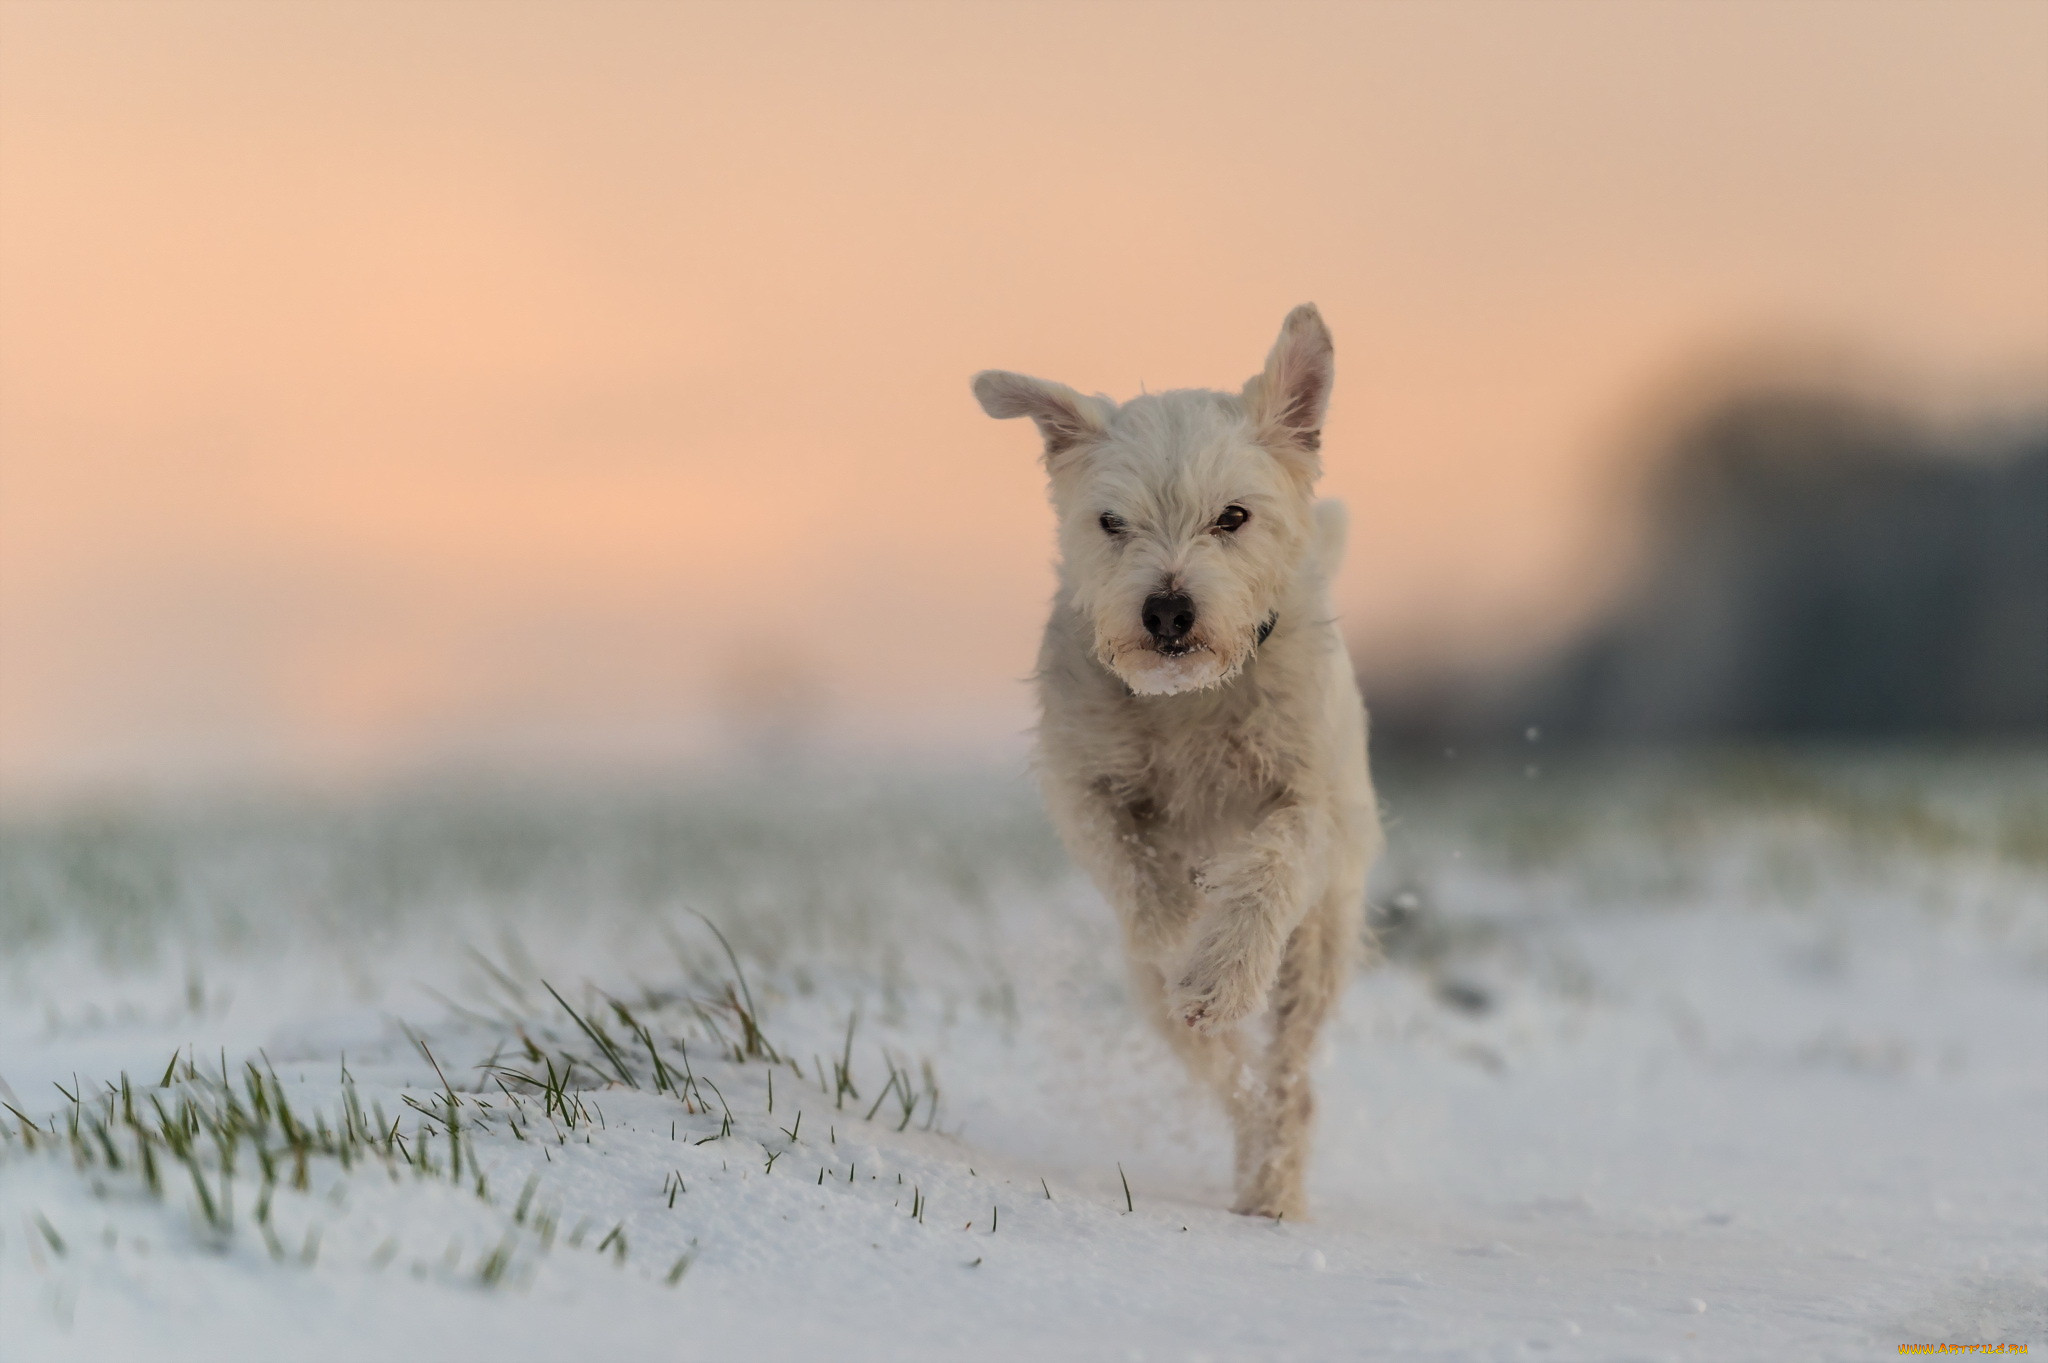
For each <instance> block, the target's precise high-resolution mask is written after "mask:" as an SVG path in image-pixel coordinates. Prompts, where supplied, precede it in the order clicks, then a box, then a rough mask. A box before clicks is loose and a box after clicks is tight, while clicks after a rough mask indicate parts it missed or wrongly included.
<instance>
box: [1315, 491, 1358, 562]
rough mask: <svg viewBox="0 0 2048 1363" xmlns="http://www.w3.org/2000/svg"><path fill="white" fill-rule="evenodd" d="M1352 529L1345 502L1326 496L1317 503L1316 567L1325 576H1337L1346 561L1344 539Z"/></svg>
mask: <svg viewBox="0 0 2048 1363" xmlns="http://www.w3.org/2000/svg"><path fill="white" fill-rule="evenodd" d="M1350 530H1351V514H1350V513H1349V512H1347V511H1346V510H1345V509H1344V503H1342V502H1340V501H1338V500H1337V499H1336V498H1334V497H1325V498H1323V499H1322V500H1321V501H1319V502H1317V503H1316V547H1315V553H1316V567H1318V568H1320V569H1321V570H1322V573H1323V576H1324V577H1335V576H1336V575H1337V569H1338V568H1339V567H1340V566H1342V564H1343V562H1344V540H1345V537H1346V535H1347V534H1348V533H1349V532H1350Z"/></svg>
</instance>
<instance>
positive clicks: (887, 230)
mask: <svg viewBox="0 0 2048 1363" xmlns="http://www.w3.org/2000/svg"><path fill="white" fill-rule="evenodd" d="M2044 242H2048V6H2043V5H2039V4H2009V5H2008V4H1996V3H1983V2H1978V3H1971V2H1970V0H1958V2H1957V3H1949V4H1941V5H1935V4H1889V3H1883V0H1862V2H1860V3H1854V4H1850V3H1799V2H1798V0H1788V2H1787V3H1772V4H1763V3H1755V4H1750V3H1657V4H1652V3H1555V4H1543V5H1527V4H1516V3H1493V4H1488V3H1478V4H1468V3H1432V4H1398V3H1384V4H1363V3H1360V4H1336V5H1323V4H1314V3H1302V4H1287V5H1282V4H1225V5H1211V4H1198V3H1187V2H1186V0H1179V2H1177V3H1173V4H1168V5H1149V4H1142V3H1124V4H1116V5H1093V4H1090V5H1065V4H1020V3H987V4H887V3H866V4H861V5H836V4H825V5H812V4H798V3H789V4H777V5H753V4H746V5H702V6H697V5H687V4H673V3H663V4H638V3H603V2H602V0H599V2H597V3H576V4H568V3H553V4H522V3H516V2H514V0H490V2H489V3H464V2H463V0H445V2H444V3H438V4H433V5H411V4H399V3H395V2H394V3H375V2H373V0H360V2H359V3H352V4H326V3H318V2H317V0H307V2H305V3H294V4H291V5H279V4H274V3H225V4H223V3H191V2H188V0H149V3H139V2H131V3H97V2H95V0H72V2H68V3H60V4H42V3H29V2H27V0H0V797H9V796H12V797H36V796H40V795H44V794H49V793H65V792H76V791H80V790H102V789H115V790H118V789H126V788H133V787H138V786H146V785H152V784H156V783H163V782H171V783H176V782H180V781H191V780H201V779H216V778H231V779H254V780H283V781H314V782H321V781H348V780H361V779H374V778H379V777H383V776H388V775H391V774H393V773H399V772H405V771H412V770H418V769H431V768H435V767H437V766H447V765H451V764H452V765H461V764H464V763H500V762H508V763H536V762H537V763H544V764H545V763H560V762H577V763H594V764H598V765H605V764H614V765H616V764H621V763H637V762H644V761H649V760H655V761H662V760H672V759H683V758H687V757H689V756H690V755H692V754H699V753H703V752H705V751H708V750H710V749H713V748H716V747H717V746H718V745H720V744H724V743H729V742H731V741H732V740H733V739H734V737H735V736H736V735H738V736H745V735H749V734H761V733H765V732H770V731H774V732H778V733H782V734H784V735H785V736H787V735H790V734H800V735H809V736H810V737H812V738H815V739H817V740H819V741H826V742H844V743H856V744H869V745H882V746H899V747H915V748H921V749H926V750H936V751H941V752H946V751H961V750H968V749H976V748H983V747H988V746H991V745H993V746H998V747H1000V746H1002V745H1005V744H1012V743H1014V742H1016V741H1017V739H1018V736H1019V735H1020V734H1022V733H1023V731H1024V730H1025V729H1026V728H1027V727H1028V725H1029V723H1030V697H1029V690H1028V686H1027V685H1026V682H1025V678H1026V676H1027V674H1028V672H1029V669H1030V666H1031V659H1032V656H1033V654H1034V652H1035V648H1036V635H1037V632H1038V629H1039V627H1040V625H1041V623H1042V618H1043V614H1044V611H1045V607H1046V603H1047V600H1048V598H1049V595H1050V591H1051V583H1052V568H1051V562H1050V560H1051V553H1052V544H1051V527H1050V518H1049V513H1048V511H1047V508H1046V505H1045V501H1044V496H1043V489H1042V482H1041V476H1040V470H1039V469H1038V466H1037V462H1036V453H1037V451H1036V448H1035V442H1034V440H1033V438H1032V436H1031V433H1030V432H1029V431H1028V429H1025V428H1024V427H1023V426H1022V425H1021V424H1020V423H996V422H991V421H989V420H987V419H986V418H985V417H984V416H982V414H981V413H980V411H979V409H978V408H977V407H976V405H975V404H974V402H973V400H972V398H971V397H970V395H969V393H968V389H967V380H968V377H969V376H970V375H971V374H972V373H973V372H974V371H976V370H979V369H982V368H987V367H1001V368H1010V369H1018V370H1023V371H1025V372H1029V373H1034V374H1039V375H1043V376H1046V377H1050V378H1056V379H1059V380H1061V381H1063V382H1067V383H1070V384H1072V385H1074V386H1075V387H1078V388H1081V389H1083V390H1084V391H1102V392H1105V393H1108V394H1110V395H1111V396H1113V397H1128V396H1130V395H1133V394H1135V393H1137V392H1138V391H1140V390H1141V388H1150V389H1152V390H1155V391H1156V390H1158V389H1161V388H1168V387H1186V386H1212V387H1229V388H1235V387H1236V386H1238V385H1239V384H1241V383H1242V382H1243V380H1244V379H1245V378H1246V377H1247V376H1248V375H1250V374H1251V373H1253V372H1254V371H1255V370H1256V369H1257V368H1258V366H1259V364H1260V362H1261V360H1262V358H1263V356H1264V353H1265V350H1266V348H1267V347H1268V345H1270V343H1271V341H1272V338H1273V335H1274V333H1275V331H1276V330H1277V328H1278V325H1279V322H1280V318H1281V317H1282V316H1283V315H1284V314H1285V312H1286V311H1287V309H1288V308H1289V307H1291V306H1293V305H1294V304H1296V303H1299V302H1303V301H1311V300H1312V301H1314V302H1316V303H1317V304H1319V305H1320V306H1321V308H1322V309H1323V312H1324V315H1325V316H1326V318H1327V319H1328V320H1329V322H1330V324H1331V327H1332V329H1333V331H1334V333H1335V335H1336V341H1337V357H1338V364H1337V374H1338V378H1337V388H1336V394H1335V398H1334V401H1333V405H1332V412H1331V417H1330V420H1329V423H1328V427H1327V434H1326V444H1325V460H1326V464H1327V468H1328V473H1327V476H1326V478H1325V481H1324V489H1325V491H1326V492H1327V493H1329V494H1330V495H1334V496H1339V497H1342V498H1344V499H1345V500H1346V501H1347V502H1348V503H1349V505H1350V507H1351V509H1352V513H1353V527H1354V528H1353V540H1352V548H1351V553H1350V557H1349V559H1348V561H1347V563H1346V565H1345V568H1344V571H1343V575H1342V577H1341V580H1340V581H1339V583H1338V591H1337V596H1338V603H1339V607H1340V611H1341V612H1342V616H1343V624H1344V627H1345V630H1346V633H1347V636H1348V637H1349V638H1350V639H1351V640H1352V642H1353V644H1354V647H1355V649H1356V650H1357V651H1358V652H1359V654H1360V655H1361V657H1362V658H1365V659H1366V660H1367V661H1368V662H1372V663H1376V664H1378V665H1380V666H1381V667H1382V668H1390V667H1392V668H1398V667H1400V666H1416V667H1421V666H1436V665H1441V664H1442V663H1444V662H1445V661H1446V660H1454V661H1463V662H1466V663H1474V664H1484V663H1486V662H1489V661H1494V662H1497V661H1499V660H1502V659H1507V658H1512V657H1516V656H1521V655H1524V654H1527V653H1528V652H1529V651H1531V650H1534V649H1539V648H1541V647H1542V646H1543V645H1544V644H1545V643H1546V642H1547V641H1550V640H1554V639H1555V638H1556V637H1558V635H1559V634H1560V632H1561V631H1564V630H1566V629H1569V628H1570V626H1571V625H1572V624H1573V623H1574V622H1575V621H1577V620H1580V619H1583V618H1584V617H1585V615H1586V614H1587V612H1589V611H1591V610H1594V609H1596V608H1597V606H1598V604H1599V602H1600V601H1601V600H1602V599H1603V596H1604V594H1606V593H1609V592H1611V591H1612V590H1613V589H1614V586H1615V584H1616V583H1617V582H1618V581H1619V580H1620V579H1621V576H1622V574H1623V572H1624V570H1625V565H1626V563H1627V556H1628V550H1629V545H1630V543H1631V540H1630V534H1631V524H1632V522H1631V520H1630V516H1629V508H1630V505H1631V503H1630V498H1629V493H1630V491H1631V489H1632V488H1634V487H1635V486H1636V485H1637V483H1638V482H1639V480H1640V475H1641V470H1642V465H1643V457H1644V452H1645V448H1646V445H1647V443H1649V441H1648V436H1647V435H1646V432H1650V431H1652V430H1654V428H1655V425H1656V422H1657V420H1659V419H1660V414H1664V413H1668V412H1669V411H1670V410H1671V409H1672V405H1673V403H1674V402H1676V401H1678V400H1679V397H1678V396H1675V395H1683V394H1685V393H1689V392H1692V391H1695V390H1696V389H1698V388H1699V387H1700V385H1701V384H1702V382H1703V380H1702V378H1701V376H1702V375H1712V374H1715V373H1722V372H1729V371H1731V370H1739V369H1740V368H1741V367H1742V366H1743V365H1750V364H1754V363H1756V357H1758V356H1770V355H1779V356H1784V355H1796V356H1799V357H1802V358H1801V362H1802V363H1811V362H1814V361H1815V359H1816V357H1819V360H1820V361H1822V362H1824V363H1825V364H1826V365H1832V366H1835V367H1837V368H1839V369H1840V370H1842V371H1844V372H1847V371H1854V372H1855V373H1857V374H1859V375H1862V376H1863V379H1864V381H1865V382H1867V383H1871V384H1874V385H1876V386H1879V387H1881V388H1882V389H1883V390H1884V391H1887V392H1889V393H1893V394H1896V395H1901V396H1904V397H1906V398H1908V399H1910V400H1911V401H1913V402H1916V403H1919V404H1922V405H1925V406H1928V407H1930V408H1932V409H1940V410H1957V411H1962V410H1970V409H1973V408H1981V407H1985V406H1995V405H1997V404H1998V403H2001V402H2011V401H2014V400H2017V399H2016V398H2015V395H2024V394H2028V393H2038V392H2040V391H2041V390H2042V388H2043V386H2044V380H2048V247H2044V245H2043V243H2044Z"/></svg>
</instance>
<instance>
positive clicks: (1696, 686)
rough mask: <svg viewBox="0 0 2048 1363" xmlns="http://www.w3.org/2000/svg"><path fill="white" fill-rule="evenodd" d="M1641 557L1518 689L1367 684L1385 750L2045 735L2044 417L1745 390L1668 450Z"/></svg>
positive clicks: (2047, 444)
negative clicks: (1973, 420)
mask: <svg viewBox="0 0 2048 1363" xmlns="http://www.w3.org/2000/svg"><path fill="white" fill-rule="evenodd" d="M1653 486H1654V491H1653V494H1652V499H1651V507H1650V514H1651V519H1650V525H1651V536H1650V546H1649V553H1648V555H1647V558H1646V561H1645V562H1644V564H1643V566H1642V569H1641V571H1640V574H1639V576H1638V577H1637V579H1636V581H1635V583H1634V586H1633V588H1632V590H1630V591H1629V592H1627V593H1626V594H1625V595H1624V596H1623V597H1622V599H1621V600H1620V601H1619V602H1618V603H1617V605H1616V606H1615V607H1614V608H1613V609H1612V610H1611V611H1610V612H1609V613H1608V614H1606V615H1605V616H1604V617H1603V618H1601V619H1599V620H1598V621H1597V622H1596V623H1595V624H1594V625H1593V626H1592V627H1590V628H1589V629H1587V630H1586V631H1585V632H1584V633H1583V634H1582V635H1581V636H1580V637H1578V638H1576V639H1573V640H1570V641H1569V642H1567V643H1566V644H1565V645H1564V646H1563V647H1562V648H1560V649H1559V650H1558V651H1557V652H1555V653H1554V654H1553V655H1551V656H1550V657H1548V658H1545V659H1543V660H1542V661H1541V662H1539V663H1538V664H1536V665H1533V666H1531V667H1528V668H1526V669H1524V670H1523V671H1521V672H1519V673H1517V674H1514V675H1509V676H1494V677H1476V676H1475V677H1462V678H1459V677H1452V678H1436V679H1432V681H1431V682H1430V683H1429V684H1427V685H1416V684H1414V683H1413V682H1410V683H1409V684H1406V685H1402V684H1399V683H1397V682H1391V681H1386V682H1383V684H1380V685H1375V684H1374V683H1375V681H1379V680H1382V679H1374V678H1372V677H1370V676H1368V679H1367V681H1368V690H1367V695H1368V697H1369V698H1370V699H1371V700H1372V701H1373V710H1374V726H1375V733H1376V738H1377V739H1378V740H1381V741H1383V742H1385V743H1387V744H1390V745H1392V746H1394V747H1399V746H1401V745H1403V744H1408V745H1414V746H1419V745H1423V744H1432V745H1433V744H1439V743H1450V742H1458V741H1467V742H1483V741H1485V740H1487V739H1489V738H1492V739H1498V740H1507V739H1510V738H1519V737H1520V736H1521V735H1523V734H1524V733H1525V731H1526V729H1527V727H1528V726H1530V725H1536V726H1539V727H1540V729H1541V731H1542V733H1543V735H1544V736H1545V737H1546V738H1551V737H1556V738H1561V739H1578V740H1588V741H1659V742H1670V741H1686V740H1710V739H1738V738H1751V739H1755V738H1784V737H1831V738H1876V737H1897V736H1909V735H1923V736H1955V737H1979V738H1983V737H1991V736H1995V735H2011V736H2019V735H2036V736H2041V735H2048V413H2042V414H2037V415H2036V416H2035V417H2034V418H2032V419H2031V420H2028V421H2024V422H2019V423H2006V424H2005V425H2003V426H2002V427H2000V428H1998V429H1996V430H1989V431H1979V432H1977V433H1975V434H1972V435H1968V436H1953V435H1951V436H1940V435H1936V434H1934V433H1932V432H1931V431H1929V430H1927V429H1926V428H1923V427H1920V426H1917V425H1915V424H1913V423H1911V422H1909V421H1907V420H1904V419H1902V418H1900V417H1898V416H1896V415H1894V414H1892V413H1889V412H1887V411H1884V410H1881V409H1879V408H1877V407H1875V406H1874V405H1872V404H1870V403H1868V402H1865V401H1860V400H1857V399H1854V398H1849V397H1845V396H1841V395H1839V394H1829V393H1822V392H1814V391H1788V390H1762V389H1752V390H1748V391H1744V392H1739V393H1735V394H1732V395H1730V396H1728V397H1725V398H1724V399H1722V400H1721V401H1719V402H1716V403H1713V404H1710V405H1708V406H1707V407H1706V408H1704V409H1703V410H1701V411H1700V412H1699V414H1698V415H1696V416H1695V417H1694V418H1693V419H1691V420H1690V421H1688V422H1687V423H1685V424H1684V425H1683V426H1681V428H1680V429H1679V430H1678V431H1677V432H1676V433H1675V436H1674V437H1673V438H1672V439H1671V440H1670V441H1669V443H1668V447H1667V449H1666V452H1665V454H1664V456H1663V458H1662V460H1661V463H1660V475H1659V477H1658V478H1657V480H1656V481H1655V483H1654V485H1653Z"/></svg>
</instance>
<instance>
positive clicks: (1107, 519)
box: [1095, 511, 1124, 535]
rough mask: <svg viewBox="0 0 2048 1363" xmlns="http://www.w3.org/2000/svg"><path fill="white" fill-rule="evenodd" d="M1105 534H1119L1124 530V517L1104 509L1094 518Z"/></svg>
mask: <svg viewBox="0 0 2048 1363" xmlns="http://www.w3.org/2000/svg"><path fill="white" fill-rule="evenodd" d="M1095 523H1096V524H1097V525H1099V526H1101V527H1102V533H1103V534H1105V535H1121V534H1123V532H1124V518H1123V517H1122V516H1119V515H1117V514H1116V513H1115V512H1113V511H1105V512H1103V513H1102V514H1101V515H1100V516H1098V517H1097V518H1096V520H1095Z"/></svg>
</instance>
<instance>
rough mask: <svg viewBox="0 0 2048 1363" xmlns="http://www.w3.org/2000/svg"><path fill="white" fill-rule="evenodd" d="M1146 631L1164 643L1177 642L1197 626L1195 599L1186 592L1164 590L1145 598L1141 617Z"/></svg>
mask: <svg viewBox="0 0 2048 1363" xmlns="http://www.w3.org/2000/svg"><path fill="white" fill-rule="evenodd" d="M1141 618H1142V619H1143V620H1144V621H1145V632H1146V633H1148V634H1150V635H1151V636H1152V637H1153V639H1155V640H1156V641H1158V642H1159V643H1162V644H1177V643H1179V642H1180V641H1181V640H1182V639H1184V638H1186V637H1187V632H1188V631H1189V630H1191V629H1193V628H1194V627H1195V600H1194V598H1193V597H1191V596H1189V595H1188V594H1187V593H1186V592H1162V593H1160V594H1158V595H1156V596H1148V597H1146V598H1145V609H1144V613H1143V615H1142V617H1141Z"/></svg>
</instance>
